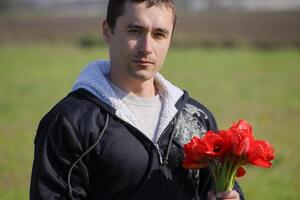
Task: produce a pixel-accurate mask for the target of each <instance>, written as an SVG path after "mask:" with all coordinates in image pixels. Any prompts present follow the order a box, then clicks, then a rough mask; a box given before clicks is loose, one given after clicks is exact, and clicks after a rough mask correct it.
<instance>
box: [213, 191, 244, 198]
mask: <svg viewBox="0 0 300 200" xmlns="http://www.w3.org/2000/svg"><path fill="white" fill-rule="evenodd" d="M207 199H208V200H217V199H222V200H229V199H231V200H232V199H235V200H239V199H240V195H239V193H238V192H237V191H235V190H232V191H231V192H220V193H218V194H217V195H215V193H214V192H212V191H210V192H208V194H207Z"/></svg>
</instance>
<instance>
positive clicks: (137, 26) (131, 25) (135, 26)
mask: <svg viewBox="0 0 300 200" xmlns="http://www.w3.org/2000/svg"><path fill="white" fill-rule="evenodd" d="M126 28H136V29H145V28H144V27H143V26H141V25H138V24H128V25H127V27H126Z"/></svg>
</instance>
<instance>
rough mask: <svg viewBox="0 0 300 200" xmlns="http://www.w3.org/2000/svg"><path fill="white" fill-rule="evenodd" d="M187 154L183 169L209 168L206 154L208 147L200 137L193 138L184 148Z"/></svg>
mask: <svg viewBox="0 0 300 200" xmlns="http://www.w3.org/2000/svg"><path fill="white" fill-rule="evenodd" d="M183 150H184V153H185V159H184V161H183V167H185V168H190V167H191V168H194V167H198V168H201V167H205V166H207V164H208V162H207V158H206V154H205V152H206V151H207V148H206V145H205V144H204V142H203V140H201V139H200V138H199V137H193V138H192V140H191V142H189V143H187V144H185V145H184V146H183Z"/></svg>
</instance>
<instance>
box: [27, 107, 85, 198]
mask: <svg viewBox="0 0 300 200" xmlns="http://www.w3.org/2000/svg"><path fill="white" fill-rule="evenodd" d="M82 152H83V149H82V146H81V143H80V140H79V138H78V136H77V134H76V130H75V129H74V128H73V126H72V124H71V123H70V122H69V121H68V120H67V118H66V117H64V116H63V115H61V114H59V113H58V112H54V111H52V112H51V111H50V113H48V114H47V115H46V116H45V117H44V118H43V119H42V120H41V122H40V124H39V127H38V130H37V135H36V138H35V149H34V161H33V168H32V175H31V184H30V199H31V200H43V199H47V200H52V199H71V198H70V196H69V194H68V180H67V179H68V173H69V171H70V168H71V165H72V164H73V163H74V161H75V160H76V159H78V157H79V156H80V155H81V154H82ZM88 182H89V177H88V170H87V167H86V165H85V164H84V163H83V162H82V160H80V161H79V162H78V163H77V164H76V166H75V167H74V169H73V171H72V175H71V179H70V183H71V184H70V185H71V188H72V195H73V199H86V189H87V188H88Z"/></svg>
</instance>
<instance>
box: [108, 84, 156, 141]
mask: <svg viewBox="0 0 300 200" xmlns="http://www.w3.org/2000/svg"><path fill="white" fill-rule="evenodd" d="M109 83H110V85H111V86H112V88H113V90H114V91H115V93H116V95H117V96H118V97H119V98H120V99H121V101H122V102H123V103H124V104H125V105H126V106H127V107H128V108H129V110H130V112H131V114H132V115H133V116H134V117H135V119H136V120H137V123H138V125H139V127H140V129H141V131H142V132H143V133H144V134H145V135H146V136H147V137H148V138H149V139H150V140H152V141H153V140H154V139H156V138H154V137H155V133H156V130H157V127H158V125H159V117H160V113H161V109H162V101H161V99H160V96H159V95H156V96H154V97H150V98H142V97H138V96H136V95H133V94H131V93H128V92H126V91H124V90H122V89H121V88H119V87H118V86H116V85H115V84H113V83H112V82H111V81H110V80H109Z"/></svg>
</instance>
